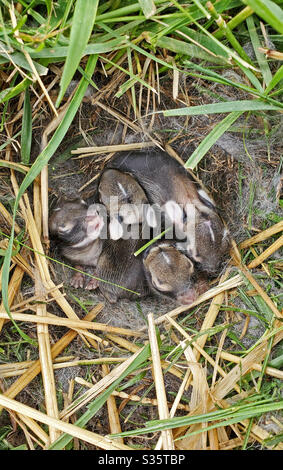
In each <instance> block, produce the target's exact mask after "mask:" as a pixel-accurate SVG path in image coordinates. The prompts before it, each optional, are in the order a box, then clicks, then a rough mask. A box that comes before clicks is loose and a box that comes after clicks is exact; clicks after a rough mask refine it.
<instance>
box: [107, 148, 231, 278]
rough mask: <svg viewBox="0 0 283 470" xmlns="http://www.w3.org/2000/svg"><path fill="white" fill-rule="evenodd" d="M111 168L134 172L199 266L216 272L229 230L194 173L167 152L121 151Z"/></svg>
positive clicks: (223, 253)
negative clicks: (189, 171) (194, 177)
mask: <svg viewBox="0 0 283 470" xmlns="http://www.w3.org/2000/svg"><path fill="white" fill-rule="evenodd" d="M107 168H111V169H119V170H120V171H123V172H128V173H130V174H131V175H132V176H133V177H134V178H135V179H136V180H137V181H138V183H139V184H140V186H141V187H142V188H143V189H144V192H145V194H146V196H147V198H148V201H149V202H150V203H151V204H158V205H159V206H160V207H162V209H163V211H164V212H165V213H166V215H167V216H168V218H169V219H170V221H171V222H172V223H173V224H174V225H175V228H176V231H177V235H178V238H179V239H180V241H184V243H182V247H183V248H184V247H185V248H184V249H186V250H187V253H188V255H189V256H190V257H191V259H192V260H193V261H195V262H196V263H198V267H199V269H202V270H203V271H204V272H206V273H208V274H211V275H214V274H215V273H217V272H218V270H219V266H220V263H221V260H222V257H223V256H224V255H225V254H226V253H227V251H228V249H229V246H230V239H229V233H228V230H227V228H226V227H225V225H224V223H223V221H222V219H221V218H220V216H219V214H218V213H217V210H216V207H215V204H214V202H213V201H212V200H211V198H210V197H209V196H208V195H207V194H206V192H205V191H204V189H203V188H202V187H201V186H200V185H199V183H198V182H197V181H195V180H194V179H193V177H192V175H191V174H190V173H188V172H187V171H186V169H185V168H184V167H183V166H182V165H181V164H180V163H179V162H177V160H175V159H174V158H172V157H170V155H168V154H167V153H166V152H161V151H151V152H149V151H141V152H131V153H127V154H124V153H119V154H117V155H116V156H114V158H113V159H112V160H111V161H110V162H109V163H108V164H107Z"/></svg>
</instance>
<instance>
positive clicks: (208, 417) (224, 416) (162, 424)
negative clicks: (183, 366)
mask: <svg viewBox="0 0 283 470" xmlns="http://www.w3.org/2000/svg"><path fill="white" fill-rule="evenodd" d="M282 409H283V400H281V401H278V402H275V403H274V402H272V403H268V402H267V400H262V401H260V402H259V403H252V404H249V405H242V406H240V405H239V406H232V407H231V408H227V409H224V410H223V409H222V410H217V411H212V412H210V413H206V414H202V415H195V416H183V417H176V418H170V419H163V420H158V421H157V420H155V421H149V423H148V425H147V426H145V427H144V428H142V429H135V430H133V431H127V432H122V433H119V434H110V437H111V438H113V437H126V436H138V435H141V434H147V433H151V432H160V431H162V430H166V429H175V428H179V427H181V426H190V425H192V424H197V423H205V422H210V421H218V420H222V421H220V422H217V423H215V424H213V425H212V426H209V427H207V428H206V429H204V428H201V429H199V430H198V431H196V432H193V433H189V434H187V435H193V434H198V433H200V432H204V431H205V430H207V429H213V428H216V427H219V426H226V425H228V424H229V423H230V424H232V423H237V422H239V421H242V420H244V419H248V418H251V417H253V416H258V415H260V414H262V413H266V412H268V411H273V410H282Z"/></svg>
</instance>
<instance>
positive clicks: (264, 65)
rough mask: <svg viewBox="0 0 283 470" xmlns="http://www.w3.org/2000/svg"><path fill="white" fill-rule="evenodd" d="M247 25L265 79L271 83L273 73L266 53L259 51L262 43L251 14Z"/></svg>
mask: <svg viewBox="0 0 283 470" xmlns="http://www.w3.org/2000/svg"><path fill="white" fill-rule="evenodd" d="M247 26H248V30H249V33H250V38H251V41H252V45H253V48H254V52H255V55H256V58H257V62H258V65H259V68H260V70H261V73H262V76H263V79H264V81H265V83H266V85H269V83H270V82H271V79H272V74H271V72H270V68H269V65H268V62H267V60H266V58H265V55H264V54H263V53H262V52H260V51H259V48H260V46H261V44H260V41H259V37H258V34H257V30H256V27H255V23H254V19H253V16H249V18H247Z"/></svg>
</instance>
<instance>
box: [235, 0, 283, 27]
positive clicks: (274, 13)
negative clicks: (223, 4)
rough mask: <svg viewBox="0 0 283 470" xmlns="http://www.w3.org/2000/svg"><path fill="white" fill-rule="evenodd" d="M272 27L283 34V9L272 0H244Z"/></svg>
mask: <svg viewBox="0 0 283 470" xmlns="http://www.w3.org/2000/svg"><path fill="white" fill-rule="evenodd" d="M243 3H245V4H246V5H248V6H249V7H251V8H252V9H253V10H254V11H255V12H256V14H257V15H258V16H260V17H261V18H262V19H264V20H265V21H266V22H267V23H268V24H270V26H272V28H274V29H275V30H276V31H278V32H279V33H281V34H283V10H282V9H281V8H280V6H279V5H276V3H274V2H272V1H271V0H243Z"/></svg>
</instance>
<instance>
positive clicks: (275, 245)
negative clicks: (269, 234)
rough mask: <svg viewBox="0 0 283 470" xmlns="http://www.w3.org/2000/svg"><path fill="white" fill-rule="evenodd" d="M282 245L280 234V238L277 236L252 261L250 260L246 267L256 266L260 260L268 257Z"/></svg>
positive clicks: (260, 262)
mask: <svg viewBox="0 0 283 470" xmlns="http://www.w3.org/2000/svg"><path fill="white" fill-rule="evenodd" d="M282 246H283V235H281V237H280V238H278V239H277V240H276V241H275V242H274V243H272V245H270V246H269V247H268V248H267V249H266V250H264V251H263V252H262V253H261V254H260V255H259V256H257V257H256V258H255V259H254V260H253V261H251V262H250V263H249V264H248V268H249V269H252V268H256V267H257V266H259V265H260V264H262V262H263V261H264V260H265V259H266V258H268V257H269V256H270V255H272V254H273V253H274V252H275V251H277V250H279V249H280V248H282Z"/></svg>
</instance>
